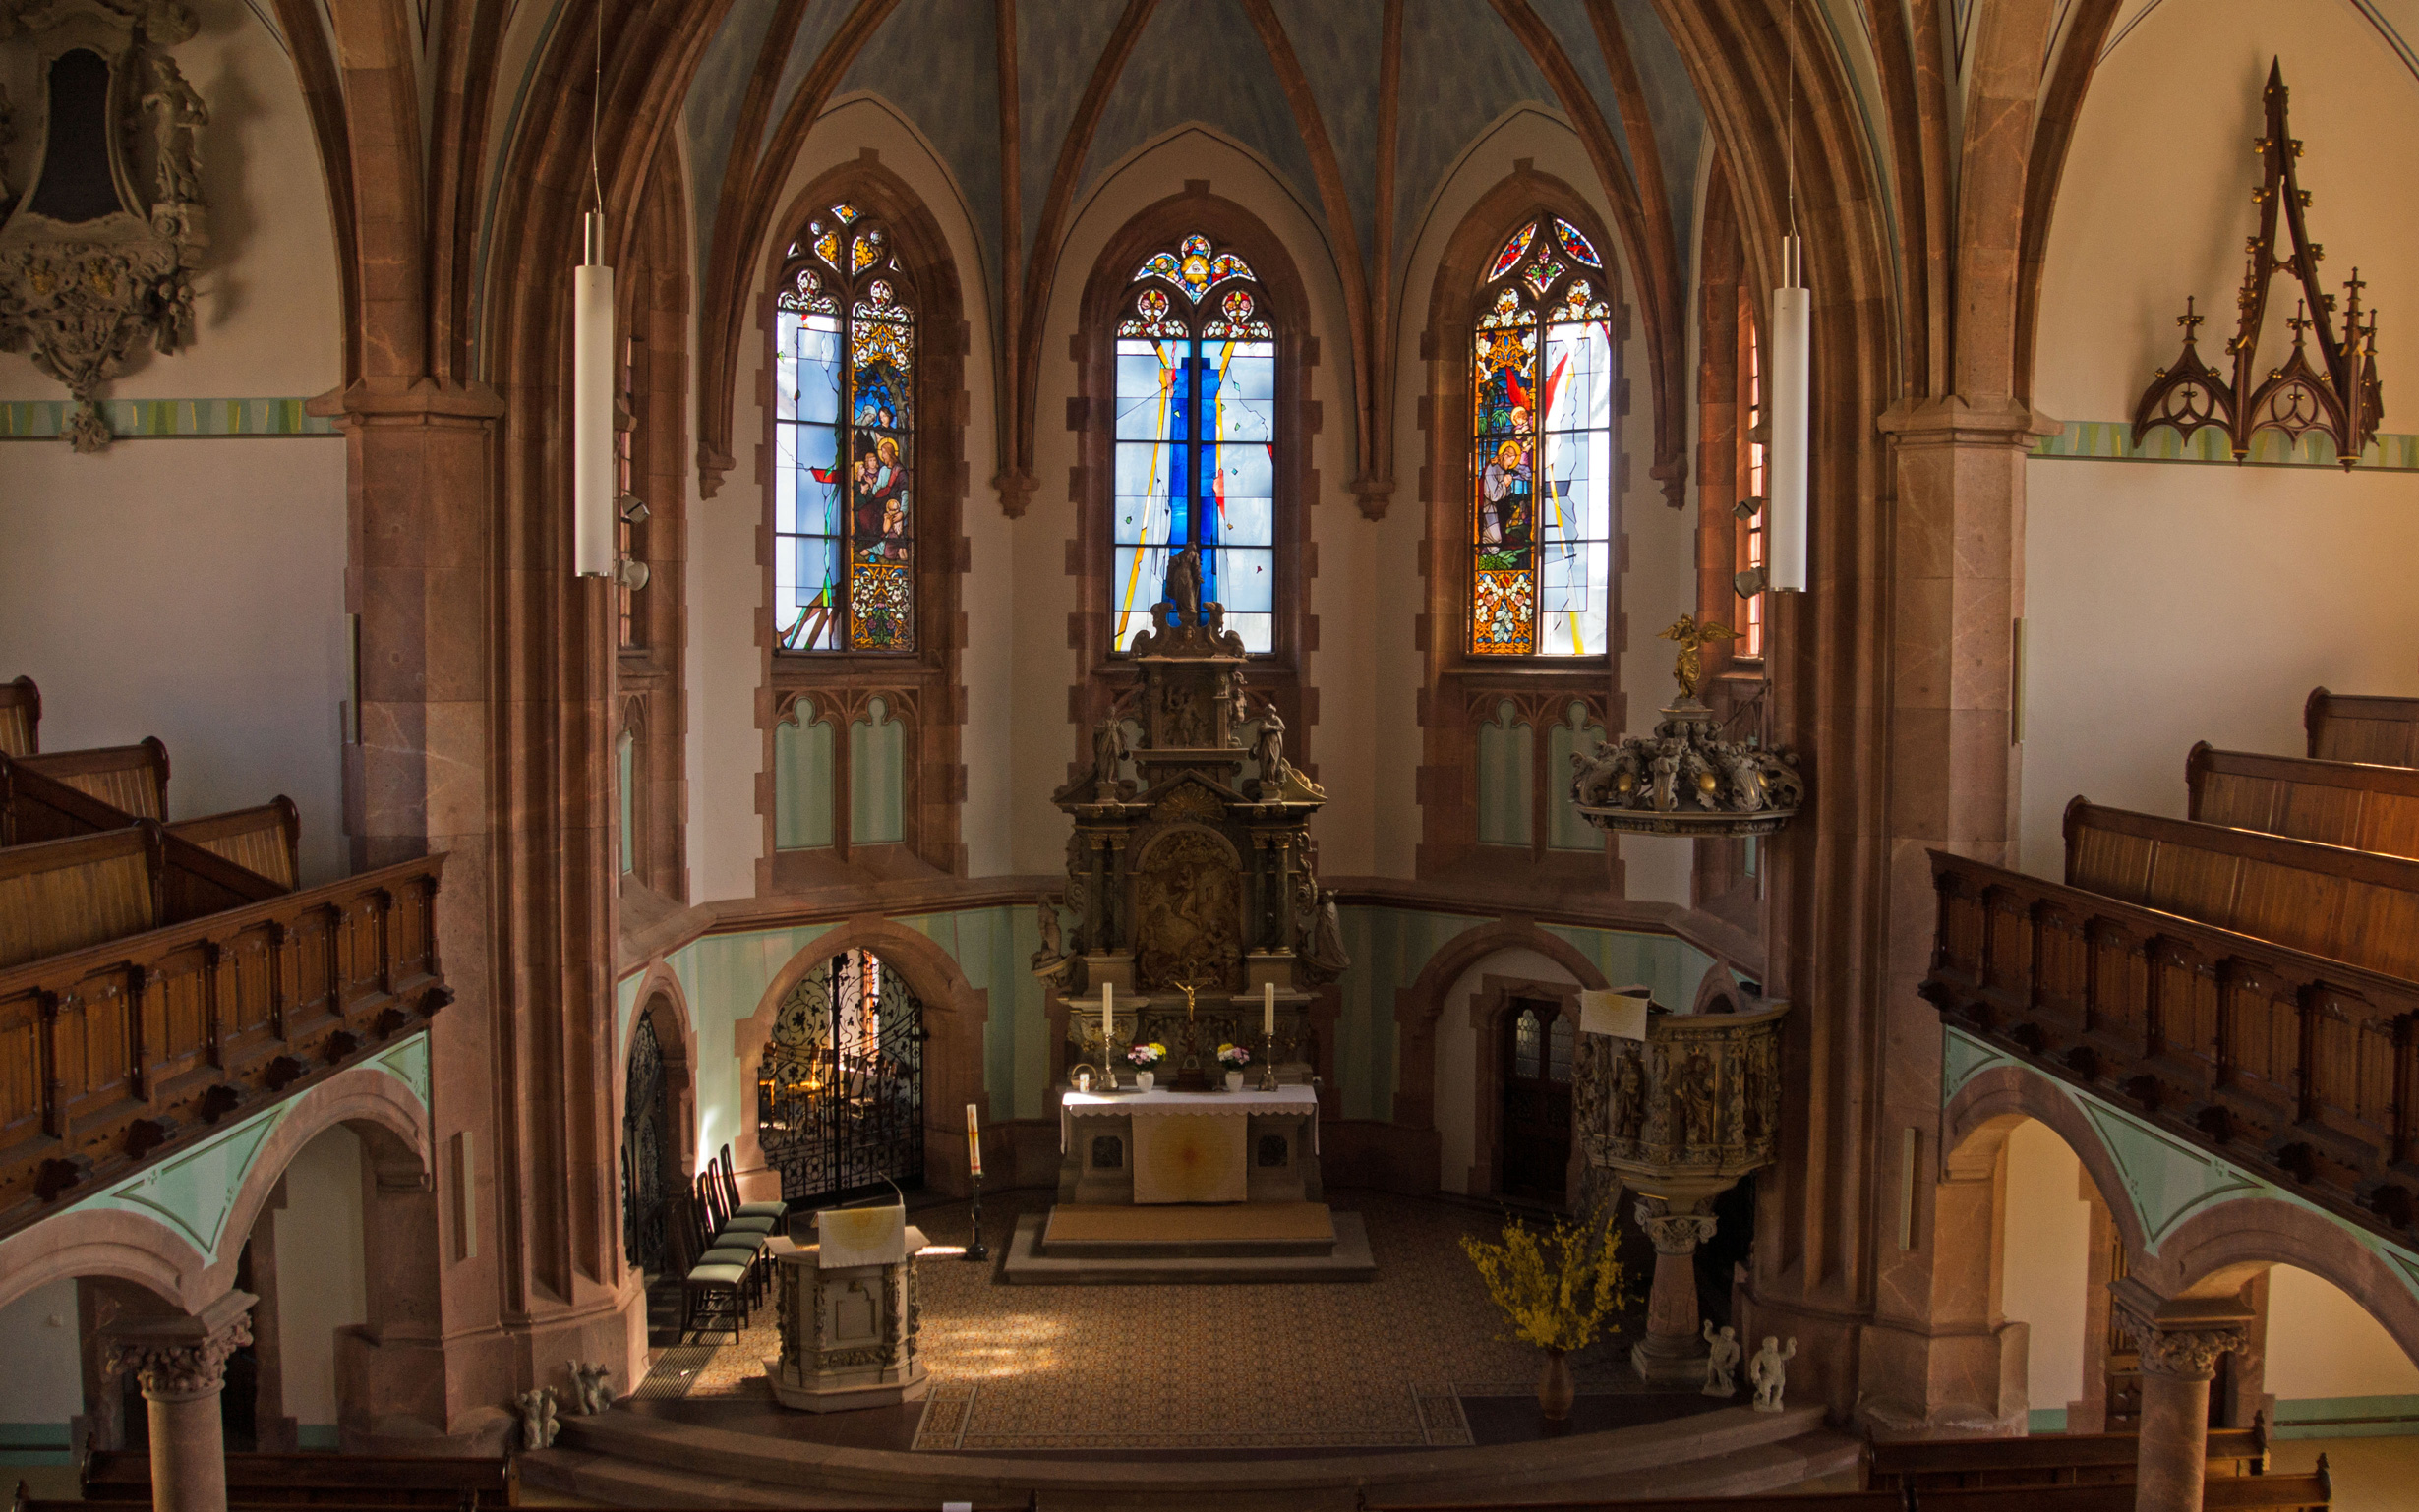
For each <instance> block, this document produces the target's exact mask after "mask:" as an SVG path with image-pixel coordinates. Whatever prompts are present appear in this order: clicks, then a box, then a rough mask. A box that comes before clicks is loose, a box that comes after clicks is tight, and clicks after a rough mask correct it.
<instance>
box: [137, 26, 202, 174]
mask: <svg viewBox="0 0 2419 1512" xmlns="http://www.w3.org/2000/svg"><path fill="white" fill-rule="evenodd" d="M151 76H152V78H153V80H154V81H155V84H154V86H153V87H152V89H151V90H150V92H149V93H148V94H146V95H144V96H143V108H144V109H146V110H148V111H149V112H150V113H151V139H152V141H153V142H154V143H155V144H156V145H157V146H158V151H159V203H160V204H201V203H202V157H201V149H200V147H199V146H198V145H197V144H196V143H195V140H194V130H195V128H197V127H202V126H207V125H209V124H210V111H209V107H208V106H207V105H205V104H204V103H202V96H201V95H199V94H197V93H195V92H194V87H193V86H192V85H190V84H187V83H186V82H185V75H184V73H183V71H182V70H180V69H179V68H178V67H177V66H176V60H175V59H174V58H171V57H169V56H168V55H167V54H166V53H158V54H155V55H153V57H152V58H151Z"/></svg>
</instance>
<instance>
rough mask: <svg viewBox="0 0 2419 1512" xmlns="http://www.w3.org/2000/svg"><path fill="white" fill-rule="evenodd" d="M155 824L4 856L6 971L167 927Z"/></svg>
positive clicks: (0, 875)
mask: <svg viewBox="0 0 2419 1512" xmlns="http://www.w3.org/2000/svg"><path fill="white" fill-rule="evenodd" d="M160 848H161V836H160V832H159V826H157V825H155V824H139V825H130V826H128V827H127V828H125V829H120V830H110V831H106V832H104V833H101V834H98V835H83V836H77V837H74V838H71V839H67V840H49V841H42V842H40V843H35V844H31V845H12V846H10V847H9V848H7V849H5V850H0V967H7V966H15V965H23V964H24V963H26V962H27V961H30V960H42V959H43V958H44V957H48V956H63V955H66V954H67V953H69V952H71V951H77V950H82V949H84V948H85V947H86V946H89V945H98V944H101V943H102V942H103V941H107V940H115V939H121V938H123V937H125V936H127V935H138V934H142V933H143V932H144V931H145V930H148V929H156V928H158V927H159V925H160V922H161V918H160V915H161V913H162V911H163V908H164V906H165V905H164V903H163V902H162V899H161V888H160V874H161V872H162V871H164V870H165V864H164V862H163V861H162V859H161V856H160Z"/></svg>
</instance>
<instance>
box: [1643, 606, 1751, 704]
mask: <svg viewBox="0 0 2419 1512" xmlns="http://www.w3.org/2000/svg"><path fill="white" fill-rule="evenodd" d="M1655 638H1656V639H1657V640H1667V641H1678V642H1680V664H1679V665H1678V666H1677V667H1674V668H1673V669H1672V680H1673V681H1675V682H1677V683H1679V684H1680V696H1681V697H1682V698H1694V697H1696V685H1697V682H1698V679H1700V678H1702V677H1703V676H1704V675H1705V663H1704V661H1703V659H1702V658H1701V657H1700V656H1699V655H1698V652H1699V651H1700V649H1701V648H1703V647H1704V646H1705V645H1706V644H1707V643H1708V642H1713V641H1735V640H1737V639H1739V632H1738V631H1737V630H1734V629H1732V628H1731V627H1730V626H1729V625H1726V624H1721V623H1717V622H1715V621H1713V620H1707V621H1706V622H1705V623H1703V624H1698V623H1697V622H1696V616H1695V615H1694V614H1682V615H1681V616H1680V617H1679V618H1678V619H1675V620H1673V621H1672V627H1671V628H1670V629H1668V630H1666V631H1664V632H1663V633H1662V634H1660V635H1658V636H1656V637H1655Z"/></svg>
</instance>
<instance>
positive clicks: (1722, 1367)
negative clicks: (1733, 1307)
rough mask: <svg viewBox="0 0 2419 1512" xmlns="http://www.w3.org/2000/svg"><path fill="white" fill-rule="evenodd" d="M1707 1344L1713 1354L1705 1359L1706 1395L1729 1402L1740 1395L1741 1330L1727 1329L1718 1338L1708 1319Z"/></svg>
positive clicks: (1711, 1320)
mask: <svg viewBox="0 0 2419 1512" xmlns="http://www.w3.org/2000/svg"><path fill="white" fill-rule="evenodd" d="M1705 1342H1706V1343H1707V1344H1709V1345H1711V1346H1712V1353H1711V1354H1708V1355H1707V1356H1706V1357H1705V1394H1706V1395H1707V1396H1709V1397H1721V1398H1722V1399H1723V1400H1725V1401H1728V1400H1729V1399H1730V1398H1732V1397H1734V1396H1737V1395H1738V1394H1739V1382H1738V1376H1737V1372H1738V1369H1739V1357H1740V1355H1741V1353H1742V1352H1741V1349H1740V1345H1739V1330H1738V1329H1736V1328H1730V1327H1725V1328H1724V1329H1723V1330H1722V1332H1721V1335H1720V1336H1719V1337H1717V1336H1716V1335H1715V1334H1714V1325H1713V1319H1711V1318H1707V1319H1706V1320H1705Z"/></svg>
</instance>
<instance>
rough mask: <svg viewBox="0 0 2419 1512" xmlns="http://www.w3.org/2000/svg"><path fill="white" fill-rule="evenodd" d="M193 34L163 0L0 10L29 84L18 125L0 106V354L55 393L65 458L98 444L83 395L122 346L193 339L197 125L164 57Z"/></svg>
mask: <svg viewBox="0 0 2419 1512" xmlns="http://www.w3.org/2000/svg"><path fill="white" fill-rule="evenodd" d="M195 27H196V23H195V20H194V15H193V12H192V11H191V10H189V9H187V8H186V7H185V6H184V5H181V4H177V3H175V0H0V57H5V60H6V63H7V69H8V74H9V75H10V76H11V77H14V78H15V79H17V80H18V82H19V83H20V84H21V85H25V84H27V83H28V82H30V87H29V89H27V90H26V93H27V98H26V99H25V101H24V102H23V103H22V105H20V106H19V107H18V109H19V110H20V111H22V117H19V116H15V115H12V114H10V102H9V101H8V100H7V99H5V98H0V350H6V351H11V352H23V353H25V354H26V355H27V356H29V358H31V359H32V361H33V364H34V366H36V367H38V368H40V369H41V370H42V372H44V373H46V374H48V375H49V376H50V377H52V378H56V379H58V380H59V381H60V382H61V383H64V384H66V385H67V390H68V392H69V393H70V394H72V395H73V396H74V397H75V399H76V409H75V413H74V414H73V415H72V416H71V417H70V419H69V422H68V426H67V437H68V440H69V442H70V443H71V444H72V445H74V446H75V448H76V449H77V450H78V451H83V452H92V451H99V450H101V449H102V448H103V447H105V446H107V445H108V444H109V440H110V433H109V426H108V422H107V421H105V420H104V419H103V418H102V416H101V412H100V406H99V403H98V394H99V388H100V385H101V384H102V382H104V381H105V380H106V379H108V378H110V377H111V376H112V375H114V374H115V373H116V372H117V371H118V370H119V368H120V367H121V366H123V364H124V363H125V361H126V359H127V358H128V357H130V356H131V355H133V354H134V352H135V351H136V349H137V348H139V347H140V346H142V345H143V344H144V343H145V342H147V341H148V343H150V345H151V347H152V349H153V350H155V351H157V352H159V353H161V354H163V355H165V354H168V353H173V352H176V351H178V350H180V349H182V348H183V347H185V346H187V345H189V344H190V343H191V342H192V340H193V336H194V312H193V281H192V270H193V267H194V265H195V263H196V262H197V261H198V260H199V258H200V255H201V251H202V249H203V248H204V247H205V246H206V245H207V242H208V235H207V223H206V216H205V213H204V211H205V205H204V203H203V197H202V181H201V136H200V134H201V130H202V128H203V127H205V126H207V125H208V124H209V118H210V116H209V107H208V105H207V103H205V102H204V100H203V98H202V95H201V92H200V91H199V90H197V89H196V88H195V87H193V85H192V83H191V82H190V81H188V80H187V79H186V78H185V75H184V71H183V70H182V69H180V68H179V67H178V66H177V63H176V60H175V59H174V58H173V57H171V56H170V55H169V53H168V49H169V48H171V47H173V46H175V45H177V44H178V43H180V42H183V41H185V40H186V39H188V38H189V37H191V36H192V35H193V34H194V30H195ZM21 145H22V146H23V148H24V150H23V152H22V155H21V154H20V151H19V148H20V146H21Z"/></svg>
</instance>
